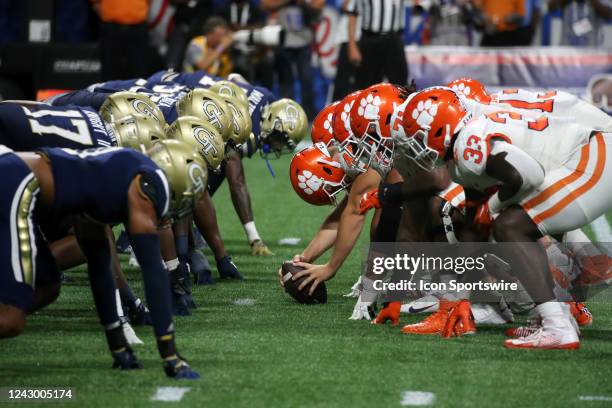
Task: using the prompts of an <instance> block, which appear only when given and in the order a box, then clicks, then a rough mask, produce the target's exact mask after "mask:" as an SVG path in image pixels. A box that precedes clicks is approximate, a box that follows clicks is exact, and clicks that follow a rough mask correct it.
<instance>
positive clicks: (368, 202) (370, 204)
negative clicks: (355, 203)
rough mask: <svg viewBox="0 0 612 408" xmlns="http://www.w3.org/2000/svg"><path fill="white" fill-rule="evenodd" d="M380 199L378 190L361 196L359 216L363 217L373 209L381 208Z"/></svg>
mask: <svg viewBox="0 0 612 408" xmlns="http://www.w3.org/2000/svg"><path fill="white" fill-rule="evenodd" d="M380 207H381V204H380V199H379V197H378V188H375V189H373V190H370V191H368V192H367V193H364V194H363V195H362V196H361V199H360V200H359V214H361V215H363V214H365V213H367V212H368V211H369V210H371V209H372V208H380Z"/></svg>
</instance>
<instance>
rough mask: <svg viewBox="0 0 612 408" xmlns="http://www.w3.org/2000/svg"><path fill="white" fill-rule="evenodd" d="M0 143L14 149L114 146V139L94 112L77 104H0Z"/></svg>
mask: <svg viewBox="0 0 612 408" xmlns="http://www.w3.org/2000/svg"><path fill="white" fill-rule="evenodd" d="M0 144H3V145H5V146H8V147H9V148H11V149H13V150H15V151H31V150H35V149H38V148H41V147H69V148H72V149H87V148H91V147H110V146H116V145H117V140H116V138H115V134H114V133H113V131H112V129H111V128H110V127H108V126H107V125H106V124H105V123H104V122H103V121H102V118H101V117H100V115H98V113H97V112H96V111H93V110H91V109H88V108H83V107H78V106H61V107H56V106H49V105H44V104H40V105H34V104H31V105H27V106H22V105H20V104H17V103H10V102H2V103H0Z"/></svg>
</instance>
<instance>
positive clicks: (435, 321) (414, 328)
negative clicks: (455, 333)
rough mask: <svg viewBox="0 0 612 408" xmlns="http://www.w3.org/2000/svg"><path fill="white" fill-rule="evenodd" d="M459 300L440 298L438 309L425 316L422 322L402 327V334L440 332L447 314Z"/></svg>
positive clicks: (445, 321) (442, 329)
mask: <svg viewBox="0 0 612 408" xmlns="http://www.w3.org/2000/svg"><path fill="white" fill-rule="evenodd" d="M458 304H459V302H451V301H448V300H444V299H441V300H440V307H439V309H438V311H436V312H435V313H433V314H431V315H429V316H427V317H426V318H425V319H424V320H423V321H422V322H419V323H415V324H408V325H406V326H404V327H402V333H404V334H442V332H443V331H444V327H445V326H446V323H447V321H448V314H449V312H450V311H451V309H453V308H454V307H455V306H456V305H458Z"/></svg>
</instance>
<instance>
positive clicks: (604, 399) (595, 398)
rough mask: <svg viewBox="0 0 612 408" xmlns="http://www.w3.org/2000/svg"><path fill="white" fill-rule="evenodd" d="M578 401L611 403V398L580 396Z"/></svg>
mask: <svg viewBox="0 0 612 408" xmlns="http://www.w3.org/2000/svg"><path fill="white" fill-rule="evenodd" d="M578 400H580V401H612V397H609V396H607V395H580V396H578Z"/></svg>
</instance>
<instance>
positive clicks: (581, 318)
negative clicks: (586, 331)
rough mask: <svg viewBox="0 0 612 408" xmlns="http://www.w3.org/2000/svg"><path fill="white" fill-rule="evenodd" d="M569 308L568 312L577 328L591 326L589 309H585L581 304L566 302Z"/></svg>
mask: <svg viewBox="0 0 612 408" xmlns="http://www.w3.org/2000/svg"><path fill="white" fill-rule="evenodd" d="M566 303H567V304H568V305H569V307H570V312H571V313H572V316H574V319H576V323H578V326H583V327H584V326H587V327H588V326H590V325H592V324H593V315H591V312H590V311H589V309H587V307H586V305H585V304H584V303H581V302H566Z"/></svg>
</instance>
